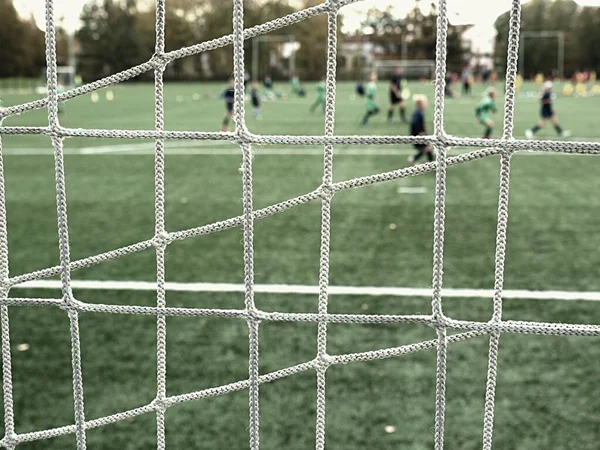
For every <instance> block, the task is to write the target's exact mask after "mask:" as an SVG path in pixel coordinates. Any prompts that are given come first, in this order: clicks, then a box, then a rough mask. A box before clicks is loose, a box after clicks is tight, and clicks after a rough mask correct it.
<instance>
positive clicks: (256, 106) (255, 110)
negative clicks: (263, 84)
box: [250, 82, 262, 120]
mask: <svg viewBox="0 0 600 450" xmlns="http://www.w3.org/2000/svg"><path fill="white" fill-rule="evenodd" d="M250 98H251V100H252V114H254V117H256V118H257V119H258V120H261V119H262V112H261V110H260V97H259V95H258V84H257V83H256V82H253V83H252V90H251V91H250Z"/></svg>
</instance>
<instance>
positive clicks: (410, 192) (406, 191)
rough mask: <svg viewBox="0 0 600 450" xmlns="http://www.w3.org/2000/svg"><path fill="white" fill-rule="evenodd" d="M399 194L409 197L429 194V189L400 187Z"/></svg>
mask: <svg viewBox="0 0 600 450" xmlns="http://www.w3.org/2000/svg"><path fill="white" fill-rule="evenodd" d="M398 194H408V195H418V194H427V188H426V187H424V186H421V187H418V186H416V187H408V186H400V187H399V188H398Z"/></svg>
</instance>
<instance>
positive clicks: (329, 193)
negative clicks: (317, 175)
mask: <svg viewBox="0 0 600 450" xmlns="http://www.w3.org/2000/svg"><path fill="white" fill-rule="evenodd" d="M317 192H318V194H319V197H321V198H322V199H323V200H331V199H332V198H333V196H334V195H335V190H334V189H333V187H332V186H331V185H330V184H323V185H321V186H320V187H319V189H317Z"/></svg>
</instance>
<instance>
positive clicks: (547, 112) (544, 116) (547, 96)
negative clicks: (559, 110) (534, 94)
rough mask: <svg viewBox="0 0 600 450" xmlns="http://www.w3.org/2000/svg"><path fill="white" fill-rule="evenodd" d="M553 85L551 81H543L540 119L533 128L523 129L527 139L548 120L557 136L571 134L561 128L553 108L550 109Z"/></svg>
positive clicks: (531, 137)
mask: <svg viewBox="0 0 600 450" xmlns="http://www.w3.org/2000/svg"><path fill="white" fill-rule="evenodd" d="M553 87H554V85H553V84H552V81H546V83H544V93H543V94H542V109H541V111H540V116H541V117H540V121H539V122H538V123H537V125H535V126H534V127H533V128H531V129H530V130H527V131H525V136H526V137H527V139H533V136H534V135H535V133H537V132H538V131H540V130H541V129H542V128H544V127H545V126H546V122H547V121H548V120H549V121H550V122H552V125H554V129H555V130H556V132H557V133H558V135H559V136H562V137H568V136H570V135H571V133H570V132H569V131H566V130H563V129H562V127H561V126H560V124H559V123H558V118H557V117H556V114H554V110H553V109H552V88H553Z"/></svg>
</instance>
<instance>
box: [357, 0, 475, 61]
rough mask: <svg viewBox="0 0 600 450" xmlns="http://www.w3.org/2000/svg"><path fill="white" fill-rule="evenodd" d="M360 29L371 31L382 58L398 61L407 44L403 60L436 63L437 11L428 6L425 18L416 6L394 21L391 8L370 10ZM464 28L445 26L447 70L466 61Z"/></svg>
mask: <svg viewBox="0 0 600 450" xmlns="http://www.w3.org/2000/svg"><path fill="white" fill-rule="evenodd" d="M363 26H364V27H366V28H368V29H370V30H372V32H373V34H372V37H371V39H372V41H373V42H375V43H376V44H377V45H378V46H379V47H380V48H382V49H383V57H384V58H389V59H399V58H400V57H401V56H402V44H403V42H405V43H406V44H405V45H406V52H407V54H406V57H407V59H409V60H411V59H412V60H415V59H421V60H423V59H435V57H436V36H437V34H436V31H437V11H436V5H435V4H432V5H431V11H430V13H429V14H427V15H425V14H424V13H423V11H421V9H420V8H419V6H418V5H417V6H415V8H413V9H412V10H411V11H410V12H409V13H408V14H407V15H406V16H405V17H397V16H395V15H394V13H393V9H392V8H391V7H389V8H387V9H378V8H373V9H371V10H369V12H368V15H367V18H366V20H365V21H364V22H363ZM465 31H466V28H465V27H458V26H454V25H452V24H449V25H448V60H447V64H448V68H449V69H450V70H455V71H458V70H460V68H461V67H462V65H463V64H464V62H465V61H466V60H467V59H468V56H469V49H468V48H467V49H465V48H464V47H463V39H462V35H463V33H464V32H465Z"/></svg>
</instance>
